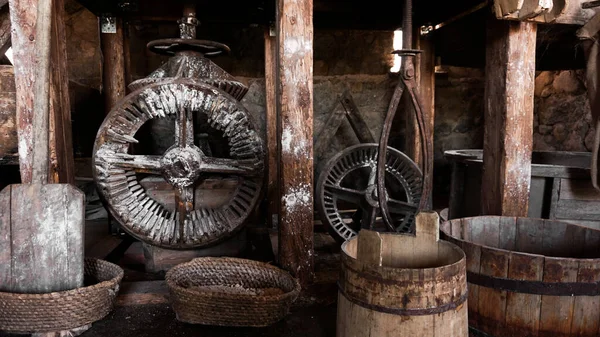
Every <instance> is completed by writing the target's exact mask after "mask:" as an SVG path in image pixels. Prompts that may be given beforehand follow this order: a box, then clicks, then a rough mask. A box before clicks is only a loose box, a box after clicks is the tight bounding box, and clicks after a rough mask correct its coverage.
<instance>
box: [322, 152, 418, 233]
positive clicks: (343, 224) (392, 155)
mask: <svg viewBox="0 0 600 337" xmlns="http://www.w3.org/2000/svg"><path fill="white" fill-rule="evenodd" d="M378 146H379V144H359V145H355V146H352V147H349V148H347V149H345V150H344V151H342V152H340V153H339V154H337V155H336V156H334V157H333V158H331V159H330V160H329V161H328V162H327V165H326V166H325V169H324V170H323V171H322V172H321V174H320V176H319V180H318V183H317V191H316V192H317V208H318V211H319V215H320V217H321V221H322V222H323V223H325V224H326V227H327V229H328V230H329V232H330V233H331V235H332V236H333V237H334V238H335V239H336V240H338V241H339V242H343V241H346V240H349V239H351V238H352V237H354V236H355V235H356V234H357V232H358V231H359V230H360V229H361V228H369V226H370V224H371V223H375V228H372V229H374V230H378V231H386V227H385V225H384V224H383V223H382V222H381V221H373V220H376V219H378V217H379V215H380V214H379V202H378V197H377V186H376V170H377V153H378ZM385 169H386V179H385V181H386V191H387V200H388V205H389V208H390V212H391V213H392V215H393V217H394V225H395V230H396V232H401V233H406V232H410V231H412V230H413V229H414V219H415V214H416V213H417V209H418V205H419V201H420V199H421V190H422V180H423V174H422V173H421V170H420V169H419V167H418V166H417V165H416V164H415V163H414V162H413V161H412V160H411V159H410V158H408V157H407V156H406V155H405V154H404V153H402V152H400V151H398V150H396V149H394V148H391V147H388V151H387V161H386V167H385ZM378 224H379V225H380V226H378Z"/></svg>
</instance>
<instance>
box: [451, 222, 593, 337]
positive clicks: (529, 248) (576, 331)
mask: <svg viewBox="0 0 600 337" xmlns="http://www.w3.org/2000/svg"><path fill="white" fill-rule="evenodd" d="M441 229H442V232H443V234H442V235H443V238H444V239H447V240H449V241H451V242H454V243H455V244H457V245H458V246H460V247H461V248H462V249H463V250H464V252H465V253H466V254H467V280H468V282H469V325H470V326H471V327H472V328H473V329H474V330H476V331H481V332H484V333H485V334H487V335H490V336H495V337H502V336H507V337H508V336H511V337H512V336H538V337H543V336H552V337H562V336H590V337H591V336H599V335H600V331H599V328H600V297H599V296H598V295H600V283H599V282H600V231H597V230H594V229H590V228H586V227H581V226H577V225H572V224H568V223H564V222H559V221H553V220H542V219H530V218H514V217H497V216H483V217H475V218H465V219H455V220H451V221H448V222H445V223H444V224H443V225H442V228H441Z"/></svg>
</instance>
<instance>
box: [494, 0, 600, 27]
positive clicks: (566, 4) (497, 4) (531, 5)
mask: <svg viewBox="0 0 600 337" xmlns="http://www.w3.org/2000/svg"><path fill="white" fill-rule="evenodd" d="M584 3H585V1H584V0H494V6H493V8H494V13H495V14H496V17H497V18H498V19H503V20H527V21H531V22H539V23H559V24H571V25H584V24H585V23H587V22H588V21H589V20H590V19H591V18H592V17H593V16H594V15H595V14H596V13H597V10H595V8H593V7H589V6H583V4H584Z"/></svg>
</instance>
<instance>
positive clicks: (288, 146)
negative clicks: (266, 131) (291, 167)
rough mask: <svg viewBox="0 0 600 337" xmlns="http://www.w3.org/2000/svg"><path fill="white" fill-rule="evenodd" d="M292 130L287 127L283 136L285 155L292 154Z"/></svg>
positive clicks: (282, 144) (282, 145)
mask: <svg viewBox="0 0 600 337" xmlns="http://www.w3.org/2000/svg"><path fill="white" fill-rule="evenodd" d="M292 137H293V133H292V129H290V127H289V126H286V127H285V129H283V133H282V134H281V151H282V152H283V153H291V152H292Z"/></svg>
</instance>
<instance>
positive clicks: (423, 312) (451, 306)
mask: <svg viewBox="0 0 600 337" xmlns="http://www.w3.org/2000/svg"><path fill="white" fill-rule="evenodd" d="M338 289H339V290H340V294H342V296H344V297H345V298H346V299H347V300H348V301H350V302H352V303H354V304H356V305H359V306H361V307H363V308H365V309H369V310H374V311H377V312H383V313H386V314H391V315H397V316H428V315H433V314H441V313H444V312H446V311H450V310H455V309H456V308H458V307H460V306H461V305H462V304H463V303H465V302H466V301H467V298H468V297H469V296H468V291H467V292H465V293H464V294H463V295H462V296H461V297H459V298H458V299H457V300H456V301H454V302H450V303H446V304H443V305H440V306H438V307H435V308H427V309H400V308H387V307H382V306H380V305H376V304H371V303H367V302H364V301H362V300H360V299H358V298H356V297H352V296H351V295H350V294H348V293H346V290H345V289H344V287H343V286H342V284H341V283H340V282H338Z"/></svg>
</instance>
